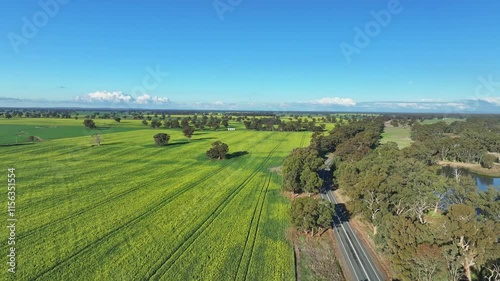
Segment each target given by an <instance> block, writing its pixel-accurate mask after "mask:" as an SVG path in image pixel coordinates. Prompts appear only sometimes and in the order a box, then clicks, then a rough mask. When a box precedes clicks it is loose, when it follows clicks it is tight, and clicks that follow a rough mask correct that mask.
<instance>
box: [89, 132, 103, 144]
mask: <svg viewBox="0 0 500 281" xmlns="http://www.w3.org/2000/svg"><path fill="white" fill-rule="evenodd" d="M90 142H91V143H92V145H97V146H101V142H102V137H101V134H100V133H97V134H93V135H92V136H91V137H90Z"/></svg>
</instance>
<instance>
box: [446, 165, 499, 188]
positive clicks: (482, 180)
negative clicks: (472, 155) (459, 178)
mask: <svg viewBox="0 0 500 281" xmlns="http://www.w3.org/2000/svg"><path fill="white" fill-rule="evenodd" d="M454 169H455V168H453V167H449V166H445V167H443V168H442V172H444V173H445V174H446V175H447V176H450V177H451V176H453V171H454ZM458 170H459V171H460V172H461V173H462V175H471V176H472V178H474V179H475V180H476V185H477V187H478V188H479V190H483V191H484V190H486V189H487V188H488V186H493V187H496V188H498V189H500V178H498V177H489V176H483V175H479V174H476V173H474V172H471V171H469V170H465V169H458Z"/></svg>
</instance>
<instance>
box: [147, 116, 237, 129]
mask: <svg viewBox="0 0 500 281" xmlns="http://www.w3.org/2000/svg"><path fill="white" fill-rule="evenodd" d="M229 120H231V117H228V116H222V118H219V117H217V116H213V115H211V116H207V115H203V116H202V117H200V118H198V116H197V115H194V116H187V117H183V118H167V119H164V121H163V123H162V121H161V120H160V119H151V120H150V123H148V121H147V120H146V119H143V120H142V124H143V125H145V126H147V125H148V124H150V125H151V127H152V128H153V129H155V128H160V127H161V126H163V127H165V128H167V129H178V128H186V127H189V126H193V127H194V128H196V129H199V130H204V129H205V128H207V127H208V128H210V129H213V130H218V129H219V128H220V127H221V125H222V126H224V127H225V128H227V127H228V126H229Z"/></svg>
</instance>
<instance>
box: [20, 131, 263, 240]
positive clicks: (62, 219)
mask: <svg viewBox="0 0 500 281" xmlns="http://www.w3.org/2000/svg"><path fill="white" fill-rule="evenodd" d="M268 138H269V137H267V138H263V139H262V140H261V141H259V143H261V142H263V141H265V140H267V139H268ZM189 166H191V164H188V165H185V166H183V167H182V168H185V167H189ZM225 167H226V165H224V166H223V167H222V168H225ZM218 172H219V170H216V171H215V172H214V173H218ZM92 173H94V171H91V172H89V174H92ZM212 176H213V174H212ZM205 180H206V179H205ZM196 183H198V182H196ZM137 190H140V186H137V187H134V188H131V189H127V190H125V191H123V192H121V193H119V194H116V195H115V196H112V197H110V198H108V199H104V200H102V201H100V202H98V203H96V204H92V205H90V206H87V207H83V208H82V209H80V210H78V211H76V212H74V213H72V214H70V215H68V216H65V217H61V218H59V219H56V220H54V221H51V222H48V223H46V224H44V225H41V226H39V227H37V228H34V229H32V230H29V231H27V232H25V233H20V234H19V235H18V237H19V239H22V238H25V237H29V236H31V235H33V234H34V233H36V232H38V231H40V230H43V229H46V228H47V227H49V226H52V225H57V224H60V223H61V222H64V221H67V220H69V219H71V218H74V217H77V216H79V215H82V214H84V213H86V212H88V211H92V210H93V209H97V208H98V207H101V206H104V205H105V204H107V203H109V202H112V201H114V200H116V199H119V198H121V197H123V196H125V195H127V194H129V193H132V192H134V191H137ZM174 195H175V194H174ZM179 195H180V194H179ZM51 200H53V198H51Z"/></svg>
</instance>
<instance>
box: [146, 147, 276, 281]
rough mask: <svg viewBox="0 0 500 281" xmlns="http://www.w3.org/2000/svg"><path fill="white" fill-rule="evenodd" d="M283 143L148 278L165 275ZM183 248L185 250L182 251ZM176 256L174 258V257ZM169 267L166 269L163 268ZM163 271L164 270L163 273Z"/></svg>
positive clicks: (157, 277) (156, 278) (158, 277)
mask: <svg viewBox="0 0 500 281" xmlns="http://www.w3.org/2000/svg"><path fill="white" fill-rule="evenodd" d="M281 144H282V141H280V142H279V143H278V145H277V146H276V147H274V148H273V149H272V150H271V151H270V152H269V154H268V155H267V156H266V158H265V159H264V161H262V163H260V164H259V166H258V167H257V169H255V170H254V171H253V172H252V174H250V176H248V177H247V178H246V179H245V180H244V181H243V182H242V183H241V184H239V185H238V186H237V187H236V188H235V189H234V190H233V191H232V192H230V193H229V194H228V195H227V196H226V197H225V198H224V200H223V201H222V202H221V204H219V206H217V208H216V209H215V210H213V211H212V212H211V213H210V214H209V216H208V217H207V218H206V219H205V220H204V221H202V222H201V223H200V224H198V225H197V226H196V227H194V228H193V231H192V232H191V234H190V235H189V237H188V238H187V239H186V240H185V241H184V242H182V243H181V244H180V245H179V246H178V247H176V249H175V250H174V252H173V253H172V254H170V255H169V256H167V257H166V258H165V259H164V260H163V261H162V262H161V263H160V265H159V266H158V267H156V268H155V269H154V270H153V273H152V274H151V275H150V276H149V277H148V278H147V279H148V280H158V279H160V278H161V276H163V275H164V274H165V273H166V272H167V271H168V270H169V269H170V268H171V266H172V265H174V264H175V262H176V261H177V260H178V258H179V256H180V255H182V253H183V252H184V251H185V250H187V249H188V248H189V247H190V246H191V245H192V244H193V243H194V242H195V241H196V240H197V238H198V237H199V236H200V235H201V234H202V233H203V232H204V231H205V230H206V228H207V227H208V226H209V225H210V224H211V223H212V222H213V221H214V220H215V219H216V218H217V216H218V215H219V214H220V213H222V211H223V210H224V209H225V207H226V206H227V205H228V204H229V203H230V202H231V201H232V200H233V199H234V197H236V195H237V194H238V193H239V192H240V191H241V190H242V189H243V188H244V187H245V186H246V185H247V184H248V183H249V182H250V181H251V180H252V179H253V178H254V177H255V176H256V175H257V174H258V172H259V171H260V170H261V169H262V168H263V167H264V165H265V164H266V163H267V162H268V161H269V160H270V159H271V157H272V155H273V154H274V152H275V151H276V150H277V149H278V147H279V146H280V145H281ZM180 250H183V251H180ZM173 258H174V259H173ZM165 267H167V268H166V269H165V270H163V268H165ZM162 271H164V272H163V273H162Z"/></svg>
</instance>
